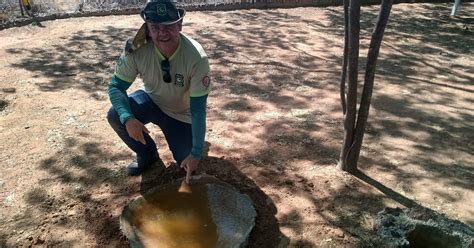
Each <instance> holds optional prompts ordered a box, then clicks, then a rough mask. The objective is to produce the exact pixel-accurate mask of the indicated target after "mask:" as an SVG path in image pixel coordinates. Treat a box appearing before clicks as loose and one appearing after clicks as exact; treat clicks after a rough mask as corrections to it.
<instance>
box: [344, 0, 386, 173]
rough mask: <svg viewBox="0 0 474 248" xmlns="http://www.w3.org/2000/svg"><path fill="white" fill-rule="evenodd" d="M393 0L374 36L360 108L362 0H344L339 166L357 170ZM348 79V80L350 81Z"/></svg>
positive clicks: (383, 13) (368, 56)
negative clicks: (380, 52)
mask: <svg viewBox="0 0 474 248" xmlns="http://www.w3.org/2000/svg"><path fill="white" fill-rule="evenodd" d="M392 5H393V0H382V4H381V7H380V12H379V15H378V18H377V23H376V25H375V29H374V31H373V33H372V38H371V40H370V46H369V51H368V54H367V64H366V67H365V77H364V85H363V90H362V96H361V100H360V104H359V110H358V111H357V85H358V79H357V77H358V66H359V43H360V0H344V55H343V57H344V59H343V66H342V76H341V85H340V86H341V87H340V90H341V103H342V111H343V114H344V140H343V144H342V149H341V154H340V156H339V163H338V167H339V168H340V169H342V170H344V171H348V172H351V173H352V172H356V171H357V161H358V159H359V155H360V149H361V146H362V140H363V138H364V132H365V126H366V124H367V119H368V116H369V109H370V101H371V98H372V91H373V88H374V76H375V68H376V64H377V58H378V55H379V51H380V45H381V44H382V39H383V34H384V31H385V26H386V25H387V21H388V18H389V16H390V11H391V9H392ZM346 81H347V84H346Z"/></svg>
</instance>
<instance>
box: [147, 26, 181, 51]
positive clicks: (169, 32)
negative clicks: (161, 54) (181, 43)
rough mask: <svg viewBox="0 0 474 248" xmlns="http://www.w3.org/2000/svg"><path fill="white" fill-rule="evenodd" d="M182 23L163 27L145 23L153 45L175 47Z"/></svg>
mask: <svg viewBox="0 0 474 248" xmlns="http://www.w3.org/2000/svg"><path fill="white" fill-rule="evenodd" d="M181 24H182V22H181V21H180V22H177V23H174V24H171V25H163V24H157V23H147V26H148V30H149V32H150V36H151V38H152V39H153V42H154V43H155V45H158V46H161V45H168V46H169V45H175V44H177V42H178V40H179V32H180V31H181Z"/></svg>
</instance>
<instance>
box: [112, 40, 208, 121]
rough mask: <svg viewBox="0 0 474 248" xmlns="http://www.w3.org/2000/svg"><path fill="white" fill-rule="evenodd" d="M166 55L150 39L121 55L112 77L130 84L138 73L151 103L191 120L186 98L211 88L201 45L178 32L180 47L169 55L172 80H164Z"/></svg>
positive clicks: (183, 118)
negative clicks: (162, 63) (163, 65)
mask: <svg viewBox="0 0 474 248" xmlns="http://www.w3.org/2000/svg"><path fill="white" fill-rule="evenodd" d="M164 59H165V57H164V56H163V55H162V54H161V53H160V51H159V50H158V48H156V47H155V46H154V44H153V42H148V43H147V44H145V45H143V46H142V47H140V48H139V49H137V50H136V51H134V52H133V53H131V54H126V53H125V52H124V53H123V54H122V55H121V56H120V58H119V59H118V61H117V65H116V68H115V74H114V75H115V76H116V77H118V78H119V79H121V80H123V81H126V82H129V83H130V84H131V83H133V82H134V81H135V79H136V77H137V76H140V78H142V80H143V82H144V90H145V92H147V93H148V95H149V96H150V98H151V99H152V100H153V102H154V103H155V104H156V105H158V107H160V109H161V110H162V111H163V112H164V113H166V114H167V115H169V116H170V117H172V118H174V119H177V120H179V121H182V122H186V123H191V113H190V109H189V97H200V96H204V95H207V94H208V93H209V91H210V79H209V75H208V74H209V61H208V58H207V55H206V52H205V51H204V49H203V48H202V46H201V45H200V44H199V43H198V42H197V41H195V40H193V39H192V38H189V37H187V36H186V35H184V34H182V33H180V38H179V46H178V48H177V49H176V51H175V52H174V54H173V55H172V56H171V57H170V58H169V61H170V72H171V78H172V80H171V82H170V83H166V82H165V81H163V72H162V70H161V62H162V61H163V60H164Z"/></svg>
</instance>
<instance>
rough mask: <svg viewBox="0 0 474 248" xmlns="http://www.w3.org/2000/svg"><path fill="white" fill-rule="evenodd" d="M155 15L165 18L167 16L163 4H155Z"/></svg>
mask: <svg viewBox="0 0 474 248" xmlns="http://www.w3.org/2000/svg"><path fill="white" fill-rule="evenodd" d="M156 13H157V14H158V15H159V16H165V15H166V14H168V12H167V11H166V5H165V4H157V5H156Z"/></svg>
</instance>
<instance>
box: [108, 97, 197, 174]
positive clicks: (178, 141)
mask: <svg viewBox="0 0 474 248" xmlns="http://www.w3.org/2000/svg"><path fill="white" fill-rule="evenodd" d="M128 99H129V102H130V108H131V110H132V113H133V115H134V116H135V118H136V119H137V120H139V121H141V122H142V123H143V124H148V123H150V122H151V123H153V124H155V125H158V126H159V127H160V128H161V130H162V131H163V134H164V135H165V138H166V141H167V142H168V146H169V148H170V150H171V153H172V154H173V158H174V159H175V160H176V162H177V163H178V166H179V165H180V164H181V162H182V161H183V160H184V159H185V158H186V157H187V156H188V155H189V154H190V152H191V148H192V129H191V124H189V123H185V122H182V121H178V120H176V119H173V118H171V117H169V116H168V115H166V114H165V113H163V111H161V109H160V108H159V107H158V106H157V105H156V104H155V103H153V101H152V100H151V99H150V97H149V96H148V94H147V93H146V92H145V91H143V90H138V91H135V92H133V93H132V94H130V95H129V96H128ZM107 120H108V121H109V124H110V126H112V128H113V129H114V131H115V132H116V133H117V134H118V136H119V137H120V138H121V139H122V140H123V142H125V144H127V146H128V147H129V148H130V149H132V150H133V151H134V152H135V153H136V154H137V161H138V162H139V164H140V163H153V162H154V160H156V159H157V158H158V151H157V147H156V143H155V141H153V139H152V138H151V137H150V135H149V134H147V133H143V136H144V137H145V141H146V145H144V144H142V143H140V142H138V141H135V140H134V139H132V138H131V137H130V136H129V135H128V133H127V130H126V129H125V126H124V125H123V124H122V123H121V122H120V119H119V116H118V114H117V112H116V111H115V109H114V107H112V108H110V110H109V112H108V113H107ZM147 165H148V164H144V165H143V166H147Z"/></svg>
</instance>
